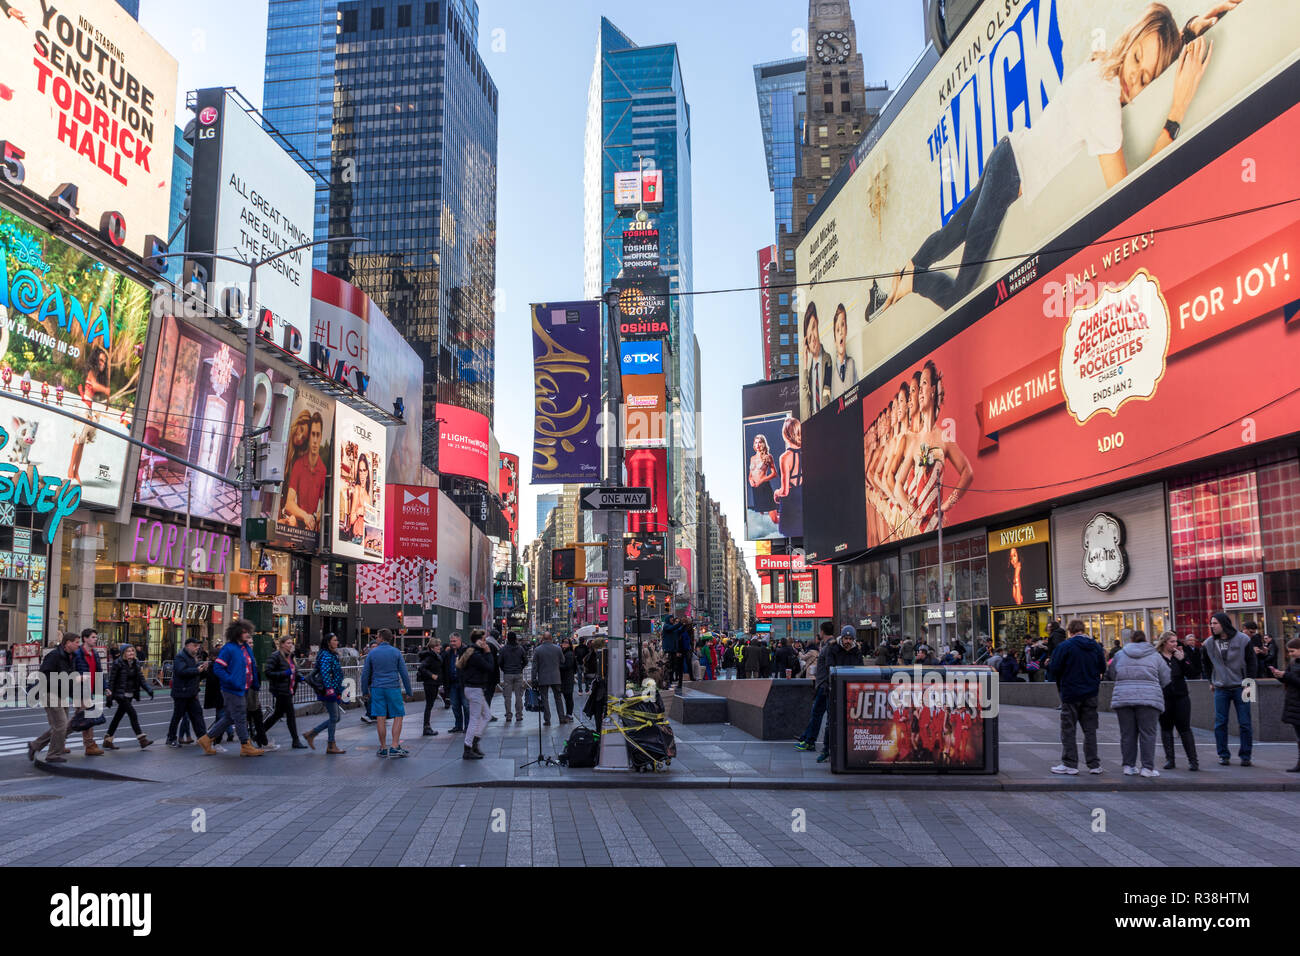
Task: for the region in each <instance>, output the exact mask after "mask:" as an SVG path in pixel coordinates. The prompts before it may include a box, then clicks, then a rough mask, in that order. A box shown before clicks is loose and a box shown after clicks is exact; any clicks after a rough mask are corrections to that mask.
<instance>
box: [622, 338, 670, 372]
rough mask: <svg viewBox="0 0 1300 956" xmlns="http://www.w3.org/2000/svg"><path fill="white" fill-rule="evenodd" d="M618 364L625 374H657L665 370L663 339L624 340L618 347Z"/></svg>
mask: <svg viewBox="0 0 1300 956" xmlns="http://www.w3.org/2000/svg"><path fill="white" fill-rule="evenodd" d="M618 364H619V368H620V369H622V372H623V375H624V376H627V375H655V374H662V372H663V370H664V343H663V342H662V341H654V340H651V341H647V342H622V343H620V344H619V347H618Z"/></svg>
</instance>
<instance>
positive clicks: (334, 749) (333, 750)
mask: <svg viewBox="0 0 1300 956" xmlns="http://www.w3.org/2000/svg"><path fill="white" fill-rule="evenodd" d="M325 752H326V753H327V754H345V753H347V751H346V750H344V749H343V748H342V747H340V746H339V745H338V744H336V743H334V741H332V740H331V741H330V745H329V746H328V747H326V748H325Z"/></svg>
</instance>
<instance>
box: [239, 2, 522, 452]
mask: <svg viewBox="0 0 1300 956" xmlns="http://www.w3.org/2000/svg"><path fill="white" fill-rule="evenodd" d="M268 17H269V19H268V29H267V70H266V87H265V94H264V101H265V109H264V112H265V114H266V116H267V119H268V120H270V121H271V122H272V123H274V124H275V125H276V126H277V127H278V128H279V129H280V130H281V131H282V132H283V133H284V134H285V136H286V137H287V138H288V139H289V141H290V142H291V143H293V144H294V145H295V146H296V147H297V148H298V149H299V150H300V151H301V152H302V153H303V155H304V156H306V157H307V158H308V160H309V161H311V162H312V163H313V164H314V165H315V166H316V167H317V169H319V170H321V171H322V172H323V173H325V174H326V175H327V177H328V179H329V183H330V185H329V188H328V189H325V188H324V187H322V188H321V190H320V192H319V193H318V196H317V207H316V235H317V237H318V238H319V237H324V236H329V235H333V236H345V235H357V236H364V237H366V238H367V239H368V240H369V241H368V242H366V243H356V244H343V243H336V244H331V245H330V246H329V247H328V248H327V250H326V251H324V252H321V251H320V250H318V253H317V255H318V258H317V263H318V268H320V267H321V266H323V267H324V268H325V269H326V270H327V271H329V272H331V273H333V274H335V275H338V276H340V277H342V278H344V279H346V280H347V281H349V282H352V283H354V284H355V285H357V286H358V287H360V288H361V289H363V290H364V291H365V292H366V293H367V294H368V295H369V296H370V297H371V298H372V299H373V300H374V301H375V303H376V304H377V305H378V306H379V307H380V308H381V309H382V310H383V311H384V313H385V314H386V315H387V316H388V318H389V319H390V320H392V322H393V324H394V325H395V326H396V327H397V329H398V330H399V331H400V332H402V334H403V335H404V336H405V337H406V339H407V341H408V342H410V343H411V345H412V346H413V347H414V348H415V349H416V351H417V352H418V353H419V354H420V356H421V358H422V359H423V360H424V367H425V381H424V395H423V402H424V420H425V428H426V435H425V441H424V461H425V464H427V465H428V466H429V467H434V462H435V457H436V449H437V440H436V435H437V423H436V421H435V419H436V415H435V414H434V409H433V405H434V403H435V402H446V403H449V404H453V405H459V406H461V407H463V408H469V409H472V410H474V411H477V412H481V413H482V414H484V415H487V416H488V417H489V418H491V417H492V415H493V395H492V389H493V377H494V371H493V347H494V341H495V317H494V312H493V292H494V288H495V285H496V169H497V161H496V160H497V89H496V85H495V84H494V83H493V81H492V78H491V76H490V75H489V74H488V71H487V67H486V66H485V64H484V63H483V61H482V59H480V57H479V55H478V52H477V50H476V49H475V44H476V40H477V37H478V6H477V4H476V3H473V2H470V0H435V2H426V3H409V2H395V0H271V3H270V9H269V14H268ZM322 258H323V261H322Z"/></svg>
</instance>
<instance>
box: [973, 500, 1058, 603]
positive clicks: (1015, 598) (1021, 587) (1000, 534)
mask: <svg viewBox="0 0 1300 956" xmlns="http://www.w3.org/2000/svg"><path fill="white" fill-rule="evenodd" d="M1049 524H1050V522H1049V521H1048V520H1047V519H1046V518H1044V519H1043V520H1042V521H1035V522H1032V523H1031V524H1026V525H1018V526H1016V527H1015V528H1007V529H1005V530H1002V531H993V532H990V534H989V547H988V562H989V606H990V607H993V608H999V609H1000V608H1016V607H1031V606H1033V605H1042V604H1050V603H1051V601H1052V576H1051V568H1050V563H1051V562H1050V552H1051V550H1052V548H1051V538H1050V532H1049Z"/></svg>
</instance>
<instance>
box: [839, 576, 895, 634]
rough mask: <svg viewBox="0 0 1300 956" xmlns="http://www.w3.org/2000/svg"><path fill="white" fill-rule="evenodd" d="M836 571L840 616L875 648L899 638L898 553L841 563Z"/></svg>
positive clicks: (840, 618) (841, 619)
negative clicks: (856, 561)
mask: <svg viewBox="0 0 1300 956" xmlns="http://www.w3.org/2000/svg"><path fill="white" fill-rule="evenodd" d="M835 573H836V575H837V580H836V587H835V596H836V598H837V606H836V613H837V615H838V619H839V620H840V621H842V622H843V623H844V624H852V625H853V626H854V627H855V628H857V630H858V640H859V641H861V642H862V644H863V646H864V647H866V648H868V649H871V650H874V649H875V648H877V647H879V646H880V644H881V643H883V642H885V641H889V640H891V639H893V638H894V637H897V636H898V633H899V630H900V628H901V626H902V592H901V591H900V589H899V586H898V585H899V581H898V555H896V554H892V555H889V556H888V557H884V558H876V559H875V560H872V561H864V562H862V563H861V564H851V565H840V566H839V567H838V568H836V569H835Z"/></svg>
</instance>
